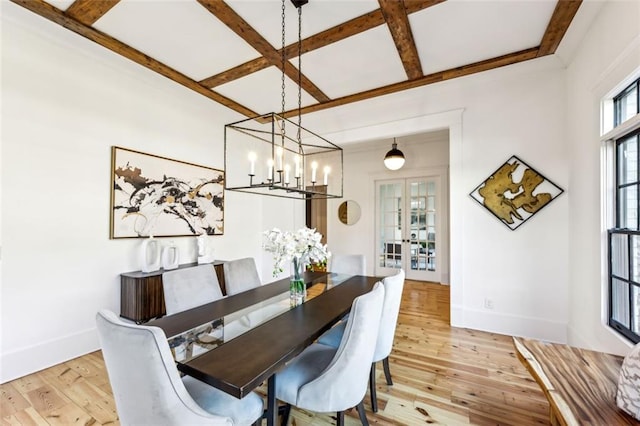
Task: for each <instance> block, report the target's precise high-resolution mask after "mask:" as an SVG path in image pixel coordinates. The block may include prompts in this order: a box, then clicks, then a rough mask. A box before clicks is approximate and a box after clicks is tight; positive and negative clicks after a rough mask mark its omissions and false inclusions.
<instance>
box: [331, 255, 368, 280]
mask: <svg viewBox="0 0 640 426" xmlns="http://www.w3.org/2000/svg"><path fill="white" fill-rule="evenodd" d="M366 269H367V263H366V259H365V257H364V255H363V254H335V253H334V254H333V255H332V256H331V260H330V265H329V271H331V272H335V273H338V274H347V275H366Z"/></svg>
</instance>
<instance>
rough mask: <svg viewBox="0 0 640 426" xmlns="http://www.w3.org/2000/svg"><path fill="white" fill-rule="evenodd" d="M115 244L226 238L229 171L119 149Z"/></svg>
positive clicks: (115, 151) (114, 178)
mask: <svg viewBox="0 0 640 426" xmlns="http://www.w3.org/2000/svg"><path fill="white" fill-rule="evenodd" d="M110 219H111V221H110V223H111V238H138V237H149V236H154V237H168V236H190V235H202V234H207V235H222V234H223V233H224V171H222V170H218V169H213V168H210V167H204V166H199V165H196V164H191V163H186V162H183V161H178V160H172V159H170V158H165V157H160V156H157V155H152V154H146V153H144V152H138V151H133V150H130V149H126V148H121V147H117V146H114V147H112V149H111V218H110Z"/></svg>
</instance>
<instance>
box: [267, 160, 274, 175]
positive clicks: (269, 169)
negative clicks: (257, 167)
mask: <svg viewBox="0 0 640 426" xmlns="http://www.w3.org/2000/svg"><path fill="white" fill-rule="evenodd" d="M267 180H273V160H272V159H271V158H269V160H267Z"/></svg>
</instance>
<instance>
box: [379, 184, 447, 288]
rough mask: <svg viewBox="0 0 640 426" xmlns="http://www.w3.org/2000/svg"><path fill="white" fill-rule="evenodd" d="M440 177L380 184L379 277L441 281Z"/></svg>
mask: <svg viewBox="0 0 640 426" xmlns="http://www.w3.org/2000/svg"><path fill="white" fill-rule="evenodd" d="M440 186H441V182H440V177H438V176H431V177H420V178H409V179H394V180H381V181H376V257H375V258H376V275H391V274H394V273H395V272H396V271H397V270H398V269H400V268H402V269H404V270H405V272H406V276H407V278H409V279H413V280H420V281H433V282H440V281H441V269H442V268H441V265H440V264H439V261H440V254H439V250H440V249H441V247H442V245H441V232H440V228H441V225H440V222H441V221H440V211H441V210H440V198H441V197H440V191H441V188H440Z"/></svg>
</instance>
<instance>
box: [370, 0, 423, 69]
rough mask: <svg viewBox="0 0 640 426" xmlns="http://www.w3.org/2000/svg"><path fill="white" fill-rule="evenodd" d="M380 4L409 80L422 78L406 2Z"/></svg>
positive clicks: (382, 1)
mask: <svg viewBox="0 0 640 426" xmlns="http://www.w3.org/2000/svg"><path fill="white" fill-rule="evenodd" d="M378 4H380V10H381V11H382V15H383V16H384V20H385V21H386V22H387V27H389V31H390V32H391V37H392V38H393V42H394V43H395V45H396V49H397V50H398V54H399V55H400V60H401V61H402V65H403V66H404V71H405V73H406V74H407V77H408V78H409V80H414V79H416V78H420V77H422V75H423V74H422V64H420V57H419V56H418V49H417V48H416V43H415V41H414V40H413V32H412V31H411V25H410V24H409V16H408V15H407V11H406V10H405V8H404V1H399V0H378Z"/></svg>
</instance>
